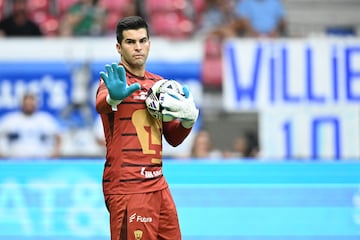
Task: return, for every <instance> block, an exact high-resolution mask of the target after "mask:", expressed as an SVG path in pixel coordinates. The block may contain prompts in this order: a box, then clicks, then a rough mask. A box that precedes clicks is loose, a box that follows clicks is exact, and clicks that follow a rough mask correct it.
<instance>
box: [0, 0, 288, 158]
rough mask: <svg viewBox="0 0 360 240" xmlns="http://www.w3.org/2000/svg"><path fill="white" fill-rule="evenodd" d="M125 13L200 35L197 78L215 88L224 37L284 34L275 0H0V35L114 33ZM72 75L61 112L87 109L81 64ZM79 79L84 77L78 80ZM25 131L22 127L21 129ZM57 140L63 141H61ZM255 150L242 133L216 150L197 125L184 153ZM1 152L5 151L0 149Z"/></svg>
mask: <svg viewBox="0 0 360 240" xmlns="http://www.w3.org/2000/svg"><path fill="white" fill-rule="evenodd" d="M129 15H140V16H142V17H143V18H145V19H146V20H147V22H148V23H149V25H150V26H149V27H150V31H151V35H152V36H156V37H164V38H170V39H179V40H182V39H191V38H202V39H204V40H205V41H204V43H205V44H204V47H205V51H204V52H205V54H204V61H203V65H202V76H201V77H202V81H203V83H204V87H210V88H214V89H221V82H222V74H221V71H222V69H221V44H222V43H223V40H224V39H226V38H230V37H259V38H260V37H265V38H273V37H283V36H286V21H285V10H284V7H283V5H282V3H281V0H0V36H2V37H84V36H97V37H100V36H108V35H113V34H114V30H115V26H116V24H117V21H118V20H119V19H120V18H122V17H125V16H129ZM84 68H86V64H85V65H84ZM208 69H211V71H208ZM74 74H77V76H73V77H74V79H75V78H76V79H77V80H76V81H75V83H76V84H74V86H77V85H79V88H78V91H77V92H76V95H75V96H74V98H73V102H72V104H71V105H69V107H68V108H67V109H65V110H64V112H63V116H64V117H66V116H68V115H69V112H71V111H74V110H81V111H82V113H83V114H84V115H85V116H86V115H87V112H88V111H87V110H88V109H87V107H88V106H86V102H84V99H83V98H81V96H83V95H84V93H85V94H86V89H82V86H84V84H85V85H86V79H87V78H86V76H84V71H82V70H81V69H80V70H79V72H74ZM81 79H82V80H84V81H85V82H84V81H82V82H80V80H81ZM84 91H85V92H84ZM85 118H86V117H85ZM5 126H6V125H3V129H2V132H1V133H0V134H2V136H5V139H7V140H8V142H5V143H4V142H3V145H4V146H10V145H11V144H14V143H15V142H16V141H15V140H19V139H20V138H19V136H20V135H19V136H18V139H13V138H11V137H10V138H9V136H10V135H11V136H12V133H11V132H9V131H8V129H5ZM99 128H100V129H101V126H99V125H97V123H95V125H94V129H95V132H96V134H95V135H96V139H95V140H96V143H97V144H98V146H99V148H100V149H103V146H104V141H103V139H102V136H101V131H100V132H99V131H98V130H99ZM54 129H55V127H54ZM27 131H28V132H30V131H29V130H28V129H24V132H27ZM54 131H55V130H54ZM37 134H38V135H39V136H37V138H39V139H42V135H41V134H42V132H41V131H40V130H39V131H38V133H37ZM71 134H74V132H72V133H71ZM71 137H72V138H73V137H74V136H71ZM85 138H86V137H85ZM46 139H47V138H46ZM39 141H40V140H39ZM41 141H42V140H41ZM55 142H56V141H55ZM59 142H60V141H59ZM62 142H63V143H66V140H65V141H62ZM33 143H35V142H33ZM56 144H60V143H56ZM14 146H15V145H14ZM6 148H7V147H5V149H6ZM57 148H58V147H57ZM63 148H64V146H63ZM8 149H10V148H8ZM20 152H21V151H20ZM258 152H259V149H258V144H257V142H256V141H254V140H253V138H251V137H250V138H249V136H245V135H244V136H239V139H235V140H234V146H233V149H229V150H227V151H219V150H217V149H216V148H213V146H212V144H211V136H210V133H209V132H207V131H205V130H200V131H199V132H198V134H197V136H195V139H194V141H193V146H192V149H191V152H189V157H194V158H219V157H225V158H232V157H249V158H255V157H256V156H257V154H258ZM47 154H48V155H46V156H59V155H55V154H52V155H49V154H50V153H47ZM102 154H103V153H102ZM2 156H7V155H6V154H5V153H3V155H2ZM8 156H9V155H8ZM44 156H45V155H44Z"/></svg>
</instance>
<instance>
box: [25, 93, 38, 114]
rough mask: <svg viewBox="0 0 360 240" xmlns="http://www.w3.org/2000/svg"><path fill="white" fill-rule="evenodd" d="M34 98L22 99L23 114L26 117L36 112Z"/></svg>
mask: <svg viewBox="0 0 360 240" xmlns="http://www.w3.org/2000/svg"><path fill="white" fill-rule="evenodd" d="M36 105H37V102H36V98H35V97H34V96H30V95H29V96H26V97H24V99H23V106H22V109H23V113H25V114H26V115H31V114H33V113H34V112H35V110H36Z"/></svg>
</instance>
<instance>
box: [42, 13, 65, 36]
mask: <svg viewBox="0 0 360 240" xmlns="http://www.w3.org/2000/svg"><path fill="white" fill-rule="evenodd" d="M59 24H60V23H59V19H58V18H57V17H54V16H51V15H47V16H46V18H45V20H44V21H43V22H42V23H41V24H40V27H41V29H42V31H43V33H44V35H45V36H46V37H56V36H58V34H59Z"/></svg>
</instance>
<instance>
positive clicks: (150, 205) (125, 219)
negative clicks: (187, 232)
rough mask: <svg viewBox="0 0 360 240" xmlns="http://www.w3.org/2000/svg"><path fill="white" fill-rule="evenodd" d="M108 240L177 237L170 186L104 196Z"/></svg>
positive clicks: (150, 239) (177, 230)
mask: <svg viewBox="0 0 360 240" xmlns="http://www.w3.org/2000/svg"><path fill="white" fill-rule="evenodd" d="M105 204H106V207H107V208H108V210H109V213H110V233H111V240H133V239H134V240H158V239H161V240H180V239H181V233H180V226H179V220H178V215H177V211H176V207H175V203H174V200H173V198H172V196H171V193H170V190H169V188H166V189H164V190H161V191H156V192H150V193H139V194H127V195H106V196H105Z"/></svg>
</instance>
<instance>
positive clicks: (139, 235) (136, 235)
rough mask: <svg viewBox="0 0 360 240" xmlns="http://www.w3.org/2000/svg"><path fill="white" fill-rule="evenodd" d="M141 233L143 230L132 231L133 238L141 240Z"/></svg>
mask: <svg viewBox="0 0 360 240" xmlns="http://www.w3.org/2000/svg"><path fill="white" fill-rule="evenodd" d="M142 235H143V231H141V230H135V231H134V236H135V240H141V238H142Z"/></svg>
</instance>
